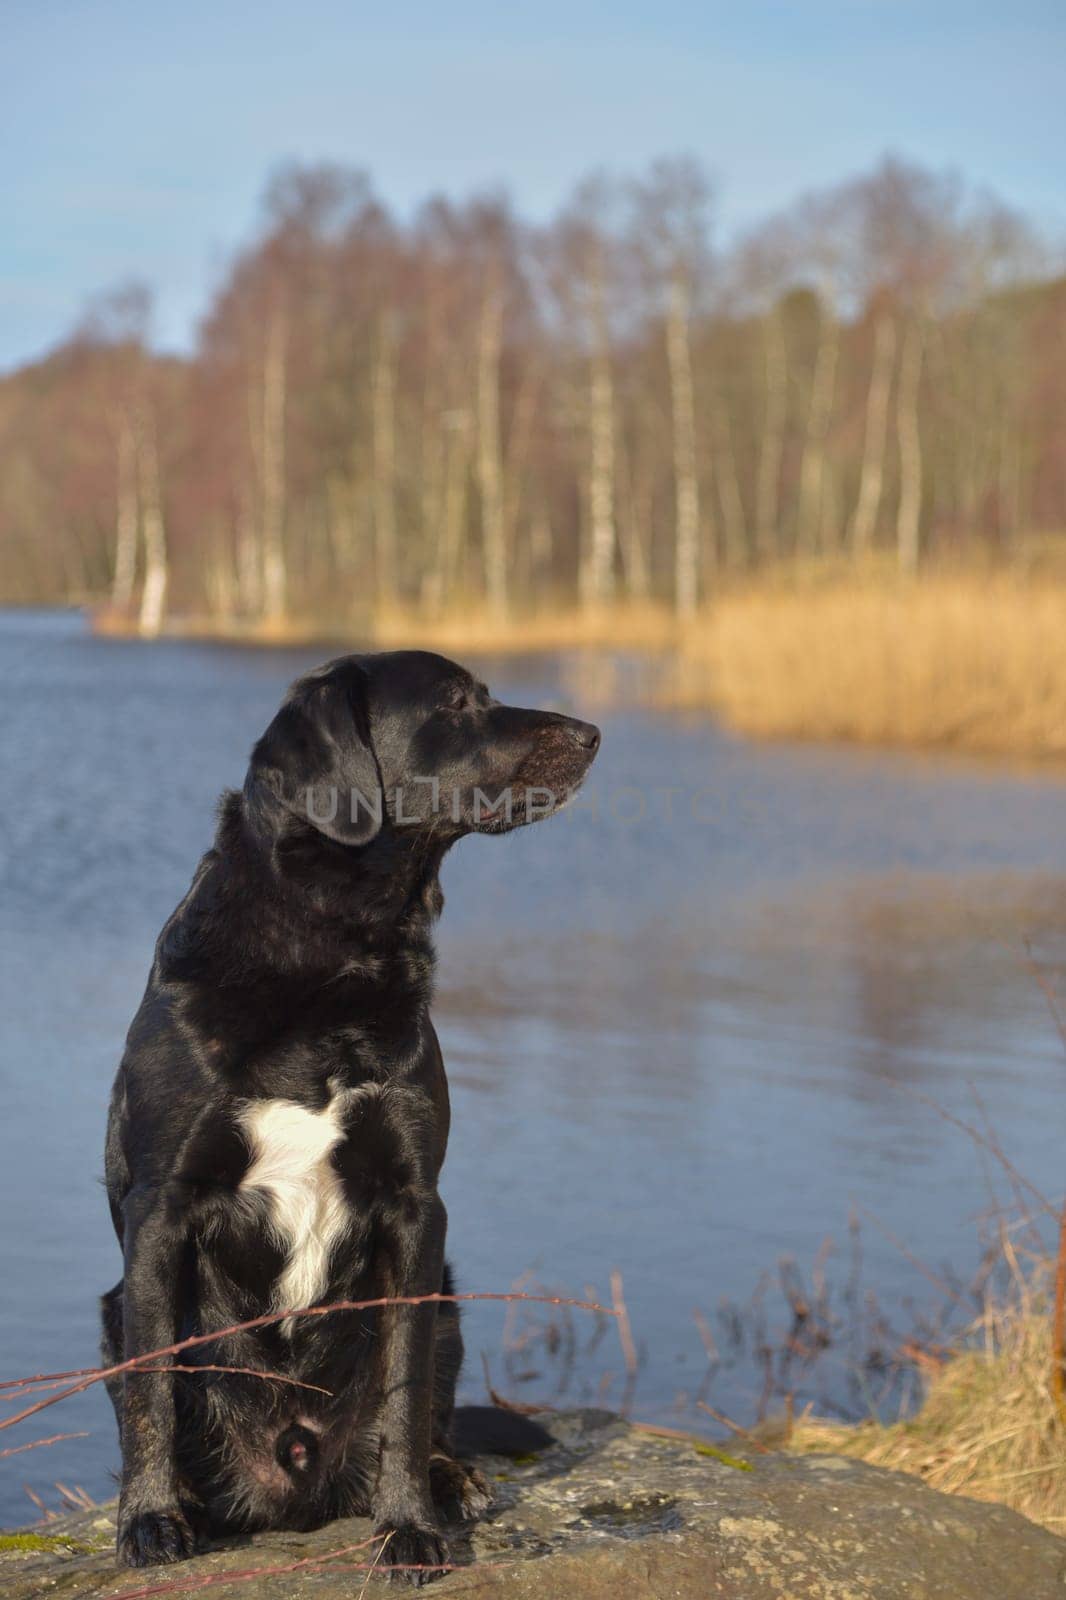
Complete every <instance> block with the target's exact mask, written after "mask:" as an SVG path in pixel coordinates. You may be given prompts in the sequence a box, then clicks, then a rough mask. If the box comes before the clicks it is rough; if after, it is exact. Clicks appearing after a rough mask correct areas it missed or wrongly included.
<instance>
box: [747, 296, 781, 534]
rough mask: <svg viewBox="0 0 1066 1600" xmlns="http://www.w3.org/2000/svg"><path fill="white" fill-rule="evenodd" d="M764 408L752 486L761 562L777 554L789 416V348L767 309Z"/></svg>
mask: <svg viewBox="0 0 1066 1600" xmlns="http://www.w3.org/2000/svg"><path fill="white" fill-rule="evenodd" d="M762 334H763V362H764V371H765V381H766V410H765V413H764V416H763V430H762V441H761V446H760V449H759V466H758V477H757V481H756V486H755V546H756V549H757V551H758V554H759V558H760V560H762V561H769V560H771V559H772V558H773V557H774V556H775V555H778V554H780V548H781V537H780V528H779V526H778V519H779V516H780V501H779V496H780V492H781V489H780V485H781V461H782V457H783V455H784V448H785V422H786V419H787V415H788V350H787V348H786V345H785V334H784V329H783V328H782V326H781V314H780V312H779V311H778V310H777V309H774V310H773V311H770V312H768V313H767V315H766V316H765V317H764V318H763V321H762Z"/></svg>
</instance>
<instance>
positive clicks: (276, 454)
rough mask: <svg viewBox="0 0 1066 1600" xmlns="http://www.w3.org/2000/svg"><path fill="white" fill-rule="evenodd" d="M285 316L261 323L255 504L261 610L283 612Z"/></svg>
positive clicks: (271, 617) (270, 616) (272, 616)
mask: <svg viewBox="0 0 1066 1600" xmlns="http://www.w3.org/2000/svg"><path fill="white" fill-rule="evenodd" d="M285 339H286V329H285V315H284V312H283V311H282V310H281V308H280V307H276V308H275V309H274V311H273V313H272V314H271V316H270V319H269V321H268V323H267V333H266V347H265V351H264V358H263V385H262V408H261V409H262V421H261V427H262V433H261V446H260V453H259V461H260V475H261V485H260V506H261V516H262V530H263V531H262V550H263V615H264V616H265V617H266V618H267V620H268V621H277V620H279V619H280V618H282V617H284V616H285V613H286V608H287V603H288V573H287V569H286V560H285V357H286V352H285Z"/></svg>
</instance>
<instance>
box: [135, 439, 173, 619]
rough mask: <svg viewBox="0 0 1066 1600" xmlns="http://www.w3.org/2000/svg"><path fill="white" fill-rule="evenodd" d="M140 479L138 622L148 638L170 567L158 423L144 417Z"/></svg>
mask: <svg viewBox="0 0 1066 1600" xmlns="http://www.w3.org/2000/svg"><path fill="white" fill-rule="evenodd" d="M137 456H138V462H137V465H138V479H139V484H140V496H141V507H142V516H141V526H142V528H143V531H144V588H143V589H142V590H141V610H140V617H139V621H138V626H139V629H140V632H141V633H142V634H143V635H144V636H145V638H149V639H152V638H155V636H156V635H157V634H158V632H159V630H160V628H161V627H162V625H163V615H164V612H165V610H166V600H167V587H168V582H169V569H168V565H167V533H166V524H165V522H164V520H163V499H162V491H161V488H160V483H159V454H158V450H157V448H156V438H155V422H154V419H153V418H152V417H150V416H143V417H142V419H141V423H140V427H139V429H138V439H137Z"/></svg>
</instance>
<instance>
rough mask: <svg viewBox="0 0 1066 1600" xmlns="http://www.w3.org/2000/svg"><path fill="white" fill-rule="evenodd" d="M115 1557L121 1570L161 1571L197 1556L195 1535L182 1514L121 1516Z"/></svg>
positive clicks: (145, 1512)
mask: <svg viewBox="0 0 1066 1600" xmlns="http://www.w3.org/2000/svg"><path fill="white" fill-rule="evenodd" d="M116 1553H117V1555H118V1561H119V1565H120V1566H122V1567H160V1566H166V1565H168V1564H169V1563H170V1562H173V1561H187V1560H188V1559H189V1557H190V1556H193V1555H195V1554H196V1535H195V1534H194V1533H193V1531H192V1528H191V1527H190V1526H189V1524H188V1522H187V1521H186V1519H185V1517H184V1515H183V1514H182V1512H181V1511H179V1510H173V1511H137V1512H134V1513H133V1514H132V1515H128V1516H120V1518H119V1524H118V1539H117V1542H116Z"/></svg>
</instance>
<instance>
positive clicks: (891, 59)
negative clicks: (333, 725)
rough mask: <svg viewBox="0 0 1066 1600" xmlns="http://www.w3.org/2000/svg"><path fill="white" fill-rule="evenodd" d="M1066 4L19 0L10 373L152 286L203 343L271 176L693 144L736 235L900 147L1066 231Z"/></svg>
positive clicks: (8, 228) (564, 185) (2, 78)
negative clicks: (318, 167)
mask: <svg viewBox="0 0 1066 1600" xmlns="http://www.w3.org/2000/svg"><path fill="white" fill-rule="evenodd" d="M1064 107H1066V10H1064V9H1063V7H1062V6H1061V4H1051V3H1037V0H1014V3H1011V4H1002V3H1001V4H999V5H992V4H988V3H986V0H971V3H970V4H966V5H964V4H960V3H957V0H924V3H922V0H803V3H796V4H789V5H785V4H781V5H770V4H767V3H764V0H748V3H747V4H743V3H737V4H733V5H722V4H718V3H716V0H704V3H702V4H699V3H695V0H656V3H654V4H653V3H646V4H643V5H637V4H633V3H631V0H612V3H610V4H600V3H595V4H583V3H581V0H573V3H571V4H561V3H559V0H539V3H538V4H537V5H528V4H527V5H524V6H517V5H513V4H508V3H507V0H502V3H501V0H497V3H495V4H491V3H488V0H436V3H435V4H424V3H417V4H402V3H401V4H395V3H394V4H393V5H392V6H386V5H383V4H379V5H377V6H368V5H364V4H359V3H354V0H350V3H347V4H345V3H343V0H304V3H303V4H299V5H297V4H291V5H287V6H283V5H277V4H273V3H272V0H258V3H256V4H251V3H249V0H214V3H211V4H208V3H206V0H184V3H183V4H180V5H166V6H164V5H163V4H162V3H155V4H153V3H152V0H148V3H145V0H140V3H138V4H136V5H134V4H131V3H128V0H0V202H2V213H0V214H2V216H3V225H2V227H0V369H4V368H9V367H10V366H12V365H13V364H15V363H16V362H18V361H20V360H23V359H26V358H29V357H32V356H34V355H37V354H39V353H41V352H42V351H44V350H45V349H47V348H48V347H49V346H50V345H51V344H53V343H54V342H55V341H56V340H57V339H59V338H60V337H62V335H63V334H64V333H65V332H66V331H67V330H68V329H69V327H70V326H71V324H72V323H73V322H74V321H75V319H76V318H77V315H78V313H79V311H80V310H81V308H82V306H83V305H84V303H85V301H86V299H87V297H88V296H89V295H91V294H92V293H94V292H96V291H99V290H100V289H103V288H106V287H108V286H109V285H112V284H115V283H117V282H121V281H125V280H129V279H131V278H141V279H144V280H147V281H149V282H150V283H152V284H153V285H154V286H155V287H156V289H157V309H156V317H155V336H156V339H157V342H159V343H160V344H162V345H165V346H167V347H173V348H187V347H188V345H189V343H190V341H191V339H192V337H193V336H194V332H195V326H196V321H197V318H198V316H199V314H200V312H201V311H202V309H203V308H204V306H205V304H206V301H207V298H208V296H209V294H210V292H211V288H212V285H213V284H214V283H215V282H217V281H218V279H219V277H220V276H221V274H222V273H223V271H224V269H225V263H226V260H227V257H228V256H229V254H230V253H231V252H232V251H233V250H234V248H235V247H236V246H238V245H239V244H240V243H241V242H242V241H243V240H245V239H246V238H247V237H248V235H249V233H250V232H251V230H252V228H253V226H254V222H255V217H256V209H257V201H258V196H259V193H260V191H261V189H262V187H263V183H264V180H265V178H266V176H267V174H268V173H269V171H270V170H271V168H272V167H274V166H275V165H276V164H277V163H279V162H281V161H283V160H286V159H290V158H294V157H296V158H303V159H307V160H321V159H330V160H338V161H345V162H350V163H353V164H356V165H360V166H364V167H366V168H368V169H369V170H370V171H371V172H372V174H373V175H374V178H375V180H376V183H377V186H378V189H379V192H380V193H381V194H382V196H383V197H384V198H385V199H386V200H387V201H389V202H390V203H391V204H393V205H394V206H395V207H396V208H397V209H398V210H399V211H401V212H405V211H407V210H409V209H410V208H411V207H412V206H413V205H414V204H415V203H416V202H417V201H418V200H419V199H420V198H422V197H423V196H424V195H425V194H426V193H428V192H429V191H431V190H439V189H443V190H446V191H448V192H449V193H452V194H465V193H468V192H470V191H471V190H473V189H476V188H484V187H486V186H492V185H498V184H501V183H503V184H506V185H507V187H508V188H509V189H510V190H511V192H512V194H513V195H514V198H515V200H516V202H517V204H518V206H519V207H520V209H522V210H523V211H524V212H526V213H527V214H532V215H534V216H543V215H545V214H547V213H548V212H550V211H551V209H552V208H553V207H554V206H555V205H556V204H557V203H558V202H559V200H560V199H561V198H562V197H563V196H564V195H565V193H566V192H567V190H568V188H569V187H570V185H571V184H572V183H573V182H574V181H575V179H577V178H578V177H579V176H580V175H581V174H582V173H583V172H585V171H587V170H589V169H590V168H593V167H597V166H601V165H606V166H608V167H612V168H617V169H618V170H621V171H631V170H634V169H638V168H640V167H642V166H643V165H644V164H645V163H646V162H647V161H648V160H650V159H651V158H652V157H654V156H655V155H658V154H663V153H677V152H689V153H692V154H695V155H697V156H699V157H700V158H701V159H702V160H703V161H704V162H705V163H706V164H707V166H708V167H709V169H710V170H711V172H712V173H713V174H714V175H715V177H716V179H717V182H718V196H719V201H718V216H719V219H720V228H721V231H722V232H723V233H724V234H726V235H728V234H730V233H732V232H733V231H735V230H736V229H738V228H742V227H743V226H744V225H745V224H747V223H749V222H751V221H754V220H756V219H757V218H758V217H760V216H761V215H763V214H765V213H766V212H767V211H769V210H771V209H773V208H775V207H777V206H780V205H783V204H786V203H787V202H788V201H789V200H791V199H793V198H794V197H795V196H796V195H797V194H798V193H800V192H801V191H803V190H805V189H809V188H812V187H817V186H820V185H823V184H826V183H831V182H833V181H834V180H836V179H838V178H841V177H844V176H846V175H848V174H850V173H853V172H855V171H857V170H859V169H861V168H863V167H865V166H869V165H871V164H872V163H873V162H874V161H875V160H876V159H877V158H878V157H879V156H880V155H881V154H882V153H883V152H884V151H885V150H889V149H890V150H892V151H894V152H896V153H898V154H901V155H904V156H907V157H910V158H912V159H916V160H920V161H922V162H924V163H926V164H928V165H930V166H933V167H937V168H944V167H951V168H953V169H956V170H958V171H961V172H962V173H964V174H965V175H966V176H967V177H969V178H970V179H972V180H973V181H975V182H976V183H978V184H985V185H987V186H989V187H991V188H993V189H995V190H996V191H997V192H998V193H1000V194H1001V195H1002V196H1003V198H1005V199H1007V200H1009V201H1011V202H1013V203H1014V204H1016V205H1018V206H1020V207H1022V208H1023V209H1025V210H1027V211H1028V212H1030V213H1031V214H1033V215H1034V216H1035V217H1036V218H1038V219H1040V220H1042V221H1044V222H1045V223H1047V224H1048V225H1050V227H1051V229H1052V230H1053V232H1054V233H1055V235H1056V236H1058V237H1061V236H1062V234H1063V233H1064V232H1066V190H1064V183H1063V175H1062V174H1063V162H1062V155H1061V152H1062V150H1063V149H1064V148H1066V110H1064Z"/></svg>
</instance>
